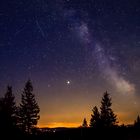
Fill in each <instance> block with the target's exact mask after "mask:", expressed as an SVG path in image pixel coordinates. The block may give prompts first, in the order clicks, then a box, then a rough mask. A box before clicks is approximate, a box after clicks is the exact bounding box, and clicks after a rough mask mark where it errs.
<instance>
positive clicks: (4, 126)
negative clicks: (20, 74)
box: [0, 80, 40, 135]
mask: <svg viewBox="0 0 140 140" xmlns="http://www.w3.org/2000/svg"><path fill="white" fill-rule="evenodd" d="M39 112H40V109H39V106H38V104H37V102H36V100H35V95H34V94H33V86H32V83H31V81H30V80H28V81H27V82H26V83H25V87H24V90H23V92H22V94H21V102H20V103H19V105H18V106H17V105H16V101H15V96H14V94H13V91H12V87H11V86H7V90H6V93H5V94H4V97H1V98H0V133H1V134H12V135H14V134H15V135H18V133H24V134H25V133H32V132H33V130H34V128H35V126H36V125H37V122H38V120H39V118H40V116H39Z"/></svg>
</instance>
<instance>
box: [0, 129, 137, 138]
mask: <svg viewBox="0 0 140 140" xmlns="http://www.w3.org/2000/svg"><path fill="white" fill-rule="evenodd" d="M3 136H4V137H3V138H2V139H7V138H8V139H11V140H16V139H18V140H19V139H20V140H26V139H30V140H140V129H136V128H113V129H92V128H71V129H70V128H69V129H68V128H61V129H60V128H59V129H50V130H49V131H48V130H46V131H43V130H41V131H36V132H34V134H32V135H25V134H20V133H17V134H15V135H13V134H7V135H3ZM0 139H1V138H0Z"/></svg>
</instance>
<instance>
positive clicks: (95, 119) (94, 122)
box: [90, 106, 100, 128]
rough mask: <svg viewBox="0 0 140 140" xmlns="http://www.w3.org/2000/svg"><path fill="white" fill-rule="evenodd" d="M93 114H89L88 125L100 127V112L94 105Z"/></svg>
mask: <svg viewBox="0 0 140 140" xmlns="http://www.w3.org/2000/svg"><path fill="white" fill-rule="evenodd" d="M92 112H93V114H91V119H90V127H94V128H98V127H100V113H99V111H98V108H97V107H96V106H95V107H94V108H93V109H92Z"/></svg>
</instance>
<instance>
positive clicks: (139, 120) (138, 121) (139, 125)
mask: <svg viewBox="0 0 140 140" xmlns="http://www.w3.org/2000/svg"><path fill="white" fill-rule="evenodd" d="M134 127H136V128H140V117H139V115H138V116H137V119H136V120H135V122H134Z"/></svg>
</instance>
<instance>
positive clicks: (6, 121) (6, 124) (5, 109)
mask: <svg viewBox="0 0 140 140" xmlns="http://www.w3.org/2000/svg"><path fill="white" fill-rule="evenodd" d="M16 110H17V107H16V103H15V96H14V95H13V92H12V87H11V86H7V91H6V93H5V94H4V97H3V98H1V99H0V121H1V127H2V128H3V130H4V131H5V130H6V131H12V130H13V128H16V125H17V121H16V120H17V117H16Z"/></svg>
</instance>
